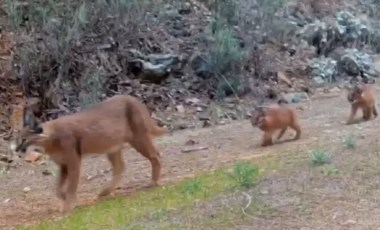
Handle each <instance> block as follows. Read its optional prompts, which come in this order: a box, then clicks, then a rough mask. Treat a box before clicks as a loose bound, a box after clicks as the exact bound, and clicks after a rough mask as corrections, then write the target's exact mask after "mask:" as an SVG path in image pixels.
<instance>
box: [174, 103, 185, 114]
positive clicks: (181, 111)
mask: <svg viewBox="0 0 380 230" xmlns="http://www.w3.org/2000/svg"><path fill="white" fill-rule="evenodd" d="M176 109H177V112H179V113H185V108H184V107H183V105H177V107H176Z"/></svg>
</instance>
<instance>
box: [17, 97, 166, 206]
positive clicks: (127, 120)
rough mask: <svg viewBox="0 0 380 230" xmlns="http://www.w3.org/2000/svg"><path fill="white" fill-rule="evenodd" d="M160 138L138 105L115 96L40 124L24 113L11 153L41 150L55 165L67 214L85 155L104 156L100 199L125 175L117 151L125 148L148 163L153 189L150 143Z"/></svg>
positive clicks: (155, 159)
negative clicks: (107, 168)
mask: <svg viewBox="0 0 380 230" xmlns="http://www.w3.org/2000/svg"><path fill="white" fill-rule="evenodd" d="M165 132H166V130H165V129H164V128H161V127H159V126H157V125H156V124H155V122H154V121H153V120H152V119H151V117H150V115H149V112H148V110H147V108H146V106H145V105H144V104H143V103H141V102H140V101H138V100H137V99H136V98H134V97H132V96H124V95H118V96H113V97H111V98H108V99H106V100H104V101H102V102H100V103H98V104H97V105H95V106H93V107H91V108H88V109H85V110H83V111H81V112H78V113H75V114H72V115H67V116H63V117H60V118H58V119H55V120H51V121H47V122H45V123H41V124H39V123H38V122H37V120H36V119H35V118H34V116H33V115H32V114H31V112H29V111H28V109H26V111H25V115H24V128H23V130H22V131H21V132H20V135H19V136H18V137H17V138H16V141H15V142H16V143H15V145H14V146H13V147H14V149H15V150H16V151H20V150H22V151H25V150H26V148H27V147H28V146H29V145H36V146H40V147H43V148H44V149H45V152H46V154H48V155H49V156H50V157H51V159H52V160H53V161H54V162H55V163H56V164H58V166H59V168H60V176H59V178H58V183H57V196H58V198H59V199H60V200H61V201H62V205H61V207H60V210H61V211H62V212H67V211H70V210H71V209H73V208H74V207H75V202H76V192H77V187H78V181H79V176H80V171H81V161H82V159H83V157H84V156H85V155H87V154H91V153H105V154H107V158H108V160H109V161H110V163H111V165H112V169H113V175H112V180H111V182H110V183H109V185H108V186H106V187H105V188H104V189H103V190H102V191H101V192H100V194H99V196H105V195H108V194H110V193H111V192H113V191H114V190H115V188H116V187H117V185H118V184H119V182H120V180H121V178H122V174H123V171H124V162H123V159H122V149H123V146H124V144H126V143H129V144H130V145H131V146H132V147H133V148H134V149H136V150H137V151H138V152H139V153H141V154H142V155H143V156H144V157H146V158H147V159H148V160H149V161H150V163H151V164H152V182H153V183H152V184H153V185H158V181H159V178H160V173H161V163H160V154H159V151H158V150H157V148H156V147H155V146H154V145H153V139H152V138H153V137H155V136H160V135H162V134H164V133H165Z"/></svg>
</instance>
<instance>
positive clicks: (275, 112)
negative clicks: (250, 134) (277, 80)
mask: <svg viewBox="0 0 380 230" xmlns="http://www.w3.org/2000/svg"><path fill="white" fill-rule="evenodd" d="M251 124H252V126H257V127H258V128H259V129H260V130H262V131H264V135H263V139H262V142H261V146H263V147H264V146H269V145H273V141H272V135H273V133H274V132H275V131H277V130H279V129H280V130H281V131H280V133H279V135H278V136H277V140H279V139H280V138H281V137H282V136H283V135H284V133H285V131H286V129H287V128H288V127H290V128H292V129H294V130H295V131H296V136H295V137H294V140H297V139H299V138H300V137H301V128H300V125H299V124H298V118H297V115H296V112H295V110H294V109H292V108H289V107H286V106H284V105H278V104H271V105H269V106H266V107H261V108H256V109H255V110H254V111H253V112H252V113H251Z"/></svg>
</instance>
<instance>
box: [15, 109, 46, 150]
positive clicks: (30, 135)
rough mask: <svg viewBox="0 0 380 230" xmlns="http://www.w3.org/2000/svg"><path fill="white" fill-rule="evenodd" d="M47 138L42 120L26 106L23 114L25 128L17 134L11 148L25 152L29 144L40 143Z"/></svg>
mask: <svg viewBox="0 0 380 230" xmlns="http://www.w3.org/2000/svg"><path fill="white" fill-rule="evenodd" d="M46 138H47V135H46V134H44V133H43V129H42V127H41V125H40V122H39V121H38V119H36V117H35V116H34V114H33V112H32V111H31V110H30V109H28V108H26V109H24V115H23V128H22V129H21V130H20V131H19V133H18V134H16V137H15V139H14V141H13V142H12V143H11V149H12V150H13V151H16V152H22V153H25V151H26V149H27V148H28V146H30V145H33V144H38V143H39V142H41V141H43V140H45V139H46Z"/></svg>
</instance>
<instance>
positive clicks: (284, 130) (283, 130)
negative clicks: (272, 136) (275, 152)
mask: <svg viewBox="0 0 380 230" xmlns="http://www.w3.org/2000/svg"><path fill="white" fill-rule="evenodd" d="M286 130H287V127H285V128H283V129H281V131H280V133H279V134H278V136H277V140H280V138H281V137H282V136H284V133H285V132H286Z"/></svg>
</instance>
